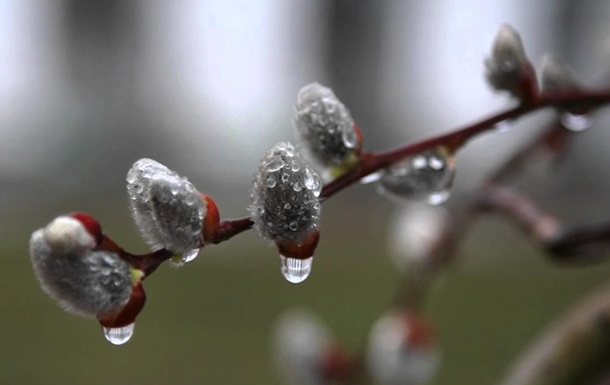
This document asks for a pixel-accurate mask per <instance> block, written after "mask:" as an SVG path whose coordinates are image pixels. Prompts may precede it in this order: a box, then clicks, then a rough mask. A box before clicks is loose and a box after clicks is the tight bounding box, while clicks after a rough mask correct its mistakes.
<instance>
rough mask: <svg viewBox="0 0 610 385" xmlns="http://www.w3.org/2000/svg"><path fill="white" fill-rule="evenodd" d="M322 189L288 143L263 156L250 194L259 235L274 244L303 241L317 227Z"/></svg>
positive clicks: (281, 144) (314, 174)
mask: <svg viewBox="0 0 610 385" xmlns="http://www.w3.org/2000/svg"><path fill="white" fill-rule="evenodd" d="M321 190H322V183H321V180H320V176H319V175H318V173H317V172H316V170H315V169H314V168H313V167H311V166H310V165H309V163H308V162H306V161H305V160H304V159H303V158H302V157H301V155H300V154H299V153H298V152H296V151H295V149H294V147H293V146H292V144H290V143H285V142H280V143H277V144H276V145H275V146H273V148H272V149H271V150H269V151H267V153H266V154H265V156H264V157H263V159H262V160H261V162H260V164H259V167H258V170H257V172H256V173H255V175H254V182H253V186H252V191H251V194H250V200H251V204H250V208H249V210H250V213H251V214H252V220H253V221H254V227H255V228H256V230H257V231H258V234H259V235H260V236H261V237H262V238H264V239H268V240H270V241H275V242H284V241H289V242H295V243H299V242H303V241H304V240H306V239H307V238H308V237H309V236H310V235H311V233H312V232H313V231H315V230H316V228H317V227H318V222H319V219H320V203H319V201H318V196H319V195H320V192H321Z"/></svg>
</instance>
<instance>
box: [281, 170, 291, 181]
mask: <svg viewBox="0 0 610 385" xmlns="http://www.w3.org/2000/svg"><path fill="white" fill-rule="evenodd" d="M289 177H290V175H288V173H287V172H285V173H283V174H282V182H288V178H289Z"/></svg>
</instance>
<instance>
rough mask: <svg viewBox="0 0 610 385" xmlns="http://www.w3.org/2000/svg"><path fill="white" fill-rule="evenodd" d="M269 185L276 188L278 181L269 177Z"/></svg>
mask: <svg viewBox="0 0 610 385" xmlns="http://www.w3.org/2000/svg"><path fill="white" fill-rule="evenodd" d="M266 183H267V187H269V188H274V187H275V185H276V184H277V182H276V181H275V179H273V178H267V182H266Z"/></svg>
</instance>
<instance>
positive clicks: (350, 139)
mask: <svg viewBox="0 0 610 385" xmlns="http://www.w3.org/2000/svg"><path fill="white" fill-rule="evenodd" d="M295 123H296V127H297V132H298V134H299V136H300V137H301V139H302V140H303V142H304V144H305V146H306V148H307V149H308V150H309V151H310V153H311V155H312V157H313V158H314V159H315V160H316V161H318V162H319V163H320V164H321V165H323V166H326V167H334V166H340V165H344V164H345V163H346V162H349V161H351V160H352V159H353V158H354V155H356V154H358V153H359V152H360V149H361V146H362V135H361V133H360V129H359V128H358V126H356V125H355V124H354V120H353V119H352V116H351V114H350V112H349V110H348V109H347V108H346V107H345V105H344V104H343V103H341V101H340V100H339V99H338V98H337V96H336V95H335V94H334V93H333V91H332V90H331V89H330V88H328V87H324V86H323V85H321V84H319V83H311V84H308V85H306V86H305V87H303V88H302V89H301V90H300V91H299V94H298V97H297V104H296V117H295Z"/></svg>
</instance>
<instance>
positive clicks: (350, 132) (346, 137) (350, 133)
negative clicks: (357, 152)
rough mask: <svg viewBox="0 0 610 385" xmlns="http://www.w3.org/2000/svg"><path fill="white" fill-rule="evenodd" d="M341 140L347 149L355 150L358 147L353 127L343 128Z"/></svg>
mask: <svg viewBox="0 0 610 385" xmlns="http://www.w3.org/2000/svg"><path fill="white" fill-rule="evenodd" d="M341 139H342V140H343V144H344V145H345V147H347V148H356V146H357V145H358V136H357V135H356V131H354V127H353V126H346V127H343V133H342V135H341Z"/></svg>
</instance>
